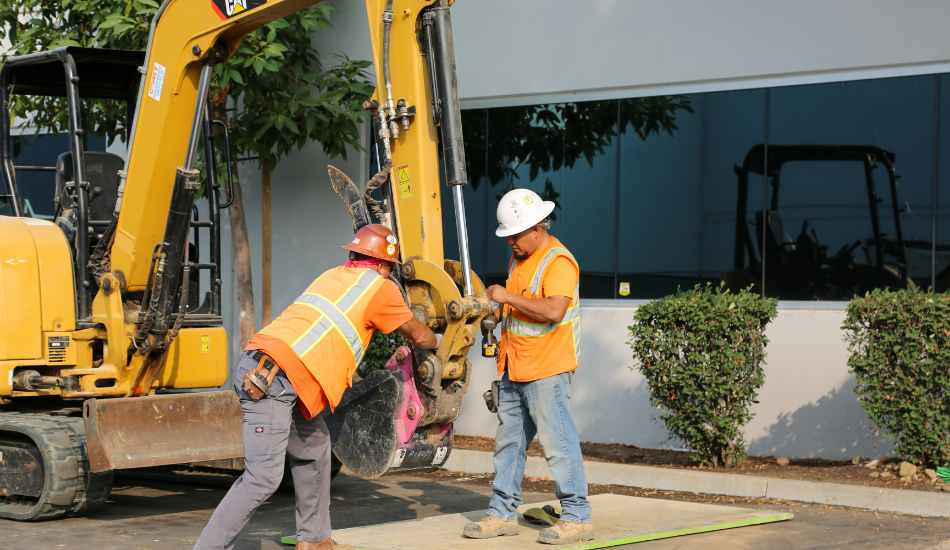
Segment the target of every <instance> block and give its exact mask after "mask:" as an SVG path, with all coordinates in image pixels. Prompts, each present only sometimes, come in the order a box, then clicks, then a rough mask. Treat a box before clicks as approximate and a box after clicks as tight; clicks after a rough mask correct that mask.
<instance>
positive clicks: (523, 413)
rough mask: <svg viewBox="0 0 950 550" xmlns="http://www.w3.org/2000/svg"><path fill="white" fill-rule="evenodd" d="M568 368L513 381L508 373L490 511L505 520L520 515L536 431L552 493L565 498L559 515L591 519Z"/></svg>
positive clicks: (576, 520)
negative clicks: (523, 481)
mask: <svg viewBox="0 0 950 550" xmlns="http://www.w3.org/2000/svg"><path fill="white" fill-rule="evenodd" d="M573 376H574V373H573V372H565V373H562V374H558V375H555V376H549V377H547V378H542V379H540V380H534V381H532V382H512V381H511V380H509V379H508V373H507V372H505V375H504V376H502V378H501V386H500V387H499V391H498V401H499V403H498V422H499V424H498V432H497V433H496V435H495V480H494V481H493V482H492V485H491V488H492V491H493V492H494V494H493V495H492V497H491V502H490V503H489V505H488V514H489V515H491V516H494V517H496V518H498V519H501V520H504V521H514V520H516V519H518V506H521V504H522V500H521V479H522V478H523V477H524V468H525V463H526V462H527V460H528V445H529V444H530V443H531V441H532V440H533V439H534V436H535V435H537V436H538V439H539V440H540V441H541V448H542V449H543V450H544V458H545V459H546V460H547V461H548V466H550V467H551V471H552V472H553V473H554V480H555V486H554V494H555V495H556V496H557V498H559V499H560V500H561V519H563V520H565V521H570V522H572V523H590V522H591V519H590V502H588V500H587V473H586V472H584V458H583V457H582V456H581V444H580V439H579V437H578V435H577V427H576V426H575V425H574V418H573V417H571V410H570V398H571V379H572V378H573Z"/></svg>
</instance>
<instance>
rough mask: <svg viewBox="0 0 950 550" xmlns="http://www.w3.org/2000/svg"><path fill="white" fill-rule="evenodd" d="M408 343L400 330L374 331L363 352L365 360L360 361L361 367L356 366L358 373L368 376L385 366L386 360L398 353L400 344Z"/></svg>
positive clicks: (405, 344) (406, 344)
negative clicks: (388, 331) (385, 332)
mask: <svg viewBox="0 0 950 550" xmlns="http://www.w3.org/2000/svg"><path fill="white" fill-rule="evenodd" d="M408 345H409V342H407V341H406V339H405V338H403V337H402V334H399V331H398V330H394V331H392V332H390V333H389V334H383V333H382V332H380V331H378V330H377V331H375V332H374V333H373V339H372V340H370V341H369V345H368V346H366V353H364V354H363V360H362V361H361V362H360V364H359V367H357V368H356V374H358V375H360V376H366V375H367V374H369V373H371V372H373V371H374V370H379V369H381V368H384V367H385V366H386V362H387V361H389V358H390V357H392V356H393V354H394V353H396V350H397V349H399V346H408Z"/></svg>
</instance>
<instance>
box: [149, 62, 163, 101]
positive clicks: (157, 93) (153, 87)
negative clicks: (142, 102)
mask: <svg viewBox="0 0 950 550" xmlns="http://www.w3.org/2000/svg"><path fill="white" fill-rule="evenodd" d="M163 84H165V66H164V65H159V64H158V62H155V65H154V66H153V67H152V79H151V80H149V83H148V97H150V98H152V99H154V100H155V101H161V100H162V85H163Z"/></svg>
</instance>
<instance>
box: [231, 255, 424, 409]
mask: <svg viewBox="0 0 950 550" xmlns="http://www.w3.org/2000/svg"><path fill="white" fill-rule="evenodd" d="M410 319H412V312H410V311H409V308H408V306H406V302H405V301H404V300H403V297H402V293H401V292H400V291H399V287H398V286H396V284H395V283H394V282H392V281H390V280H387V279H383V278H382V277H380V276H379V274H378V273H376V272H375V271H373V270H370V269H366V268H348V267H338V268H335V269H331V270H329V271H327V272H326V273H324V274H323V275H321V276H320V277H318V278H317V280H315V281H314V282H313V283H312V284H311V285H310V287H308V288H307V290H306V291H305V292H304V293H303V294H301V295H300V297H299V298H297V300H295V301H294V303H293V304H291V305H290V307H288V308H287V309H286V310H284V312H283V313H281V314H280V316H279V317H278V318H277V319H274V322H273V323H271V324H270V325H268V326H267V327H265V328H264V329H263V330H261V331H260V332H259V333H258V334H257V335H255V336H254V338H252V339H251V341H250V342H248V345H247V348H246V349H248V350H261V351H263V352H264V353H266V354H267V355H269V356H271V358H273V359H274V361H276V362H277V364H278V365H280V368H281V370H283V371H284V373H285V374H286V375H287V378H288V379H289V380H290V383H291V384H293V386H294V390H296V392H297V400H298V402H299V404H300V408H301V411H303V413H304V416H305V417H306V418H308V419H309V418H313V416H314V415H316V414H317V413H319V412H320V411H321V410H323V408H324V407H326V406H327V405H328V404H329V405H330V409H331V410H333V409H334V408H336V406H337V404H338V403H339V402H340V398H341V397H342V396H343V392H344V391H345V390H346V388H347V387H349V386H351V385H352V384H353V373H354V372H356V367H357V366H359V363H360V361H361V360H362V357H363V353H364V352H365V351H366V347H367V346H368V345H369V341H370V339H371V337H372V335H373V331H374V330H381V331H382V332H384V333H387V334H388V333H390V332H392V331H394V330H396V329H397V328H399V327H400V326H402V325H403V324H405V323H406V322H408V321H409V320H410Z"/></svg>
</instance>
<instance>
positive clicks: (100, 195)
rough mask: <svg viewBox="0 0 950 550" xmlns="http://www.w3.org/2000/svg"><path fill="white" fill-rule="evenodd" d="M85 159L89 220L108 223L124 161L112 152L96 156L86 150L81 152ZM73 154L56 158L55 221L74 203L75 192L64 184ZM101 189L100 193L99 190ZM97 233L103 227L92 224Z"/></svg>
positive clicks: (69, 174)
mask: <svg viewBox="0 0 950 550" xmlns="http://www.w3.org/2000/svg"><path fill="white" fill-rule="evenodd" d="M83 157H84V158H85V160H86V181H88V182H89V193H88V196H89V197H90V201H89V220H90V221H92V222H106V223H108V222H110V221H111V220H112V212H113V210H115V203H116V201H117V200H118V198H119V182H120V178H119V170H122V169H124V168H125V160H124V159H123V158H122V157H120V156H119V155H116V154H113V153H99V152H94V151H86V152H85V153H83ZM73 179H74V178H73V154H72V153H71V152H67V153H63V154H61V155H59V157H57V158H56V195H55V196H56V197H57V198H59V201H60V204H59V206H58V207H57V209H56V211H57V218H58V217H59V212H60V210H61V209H62V208H63V207H64V206H65V207H68V206H71V205H72V204H73V201H74V200H75V189H74V188H73V187H72V186H70V188H69V189H67V188H66V183H67V182H71V181H73ZM99 190H101V192H100V191H99ZM93 227H94V228H95V231H96V232H97V233H99V232H101V231H102V229H104V227H103V226H102V225H99V224H94V225H93Z"/></svg>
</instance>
